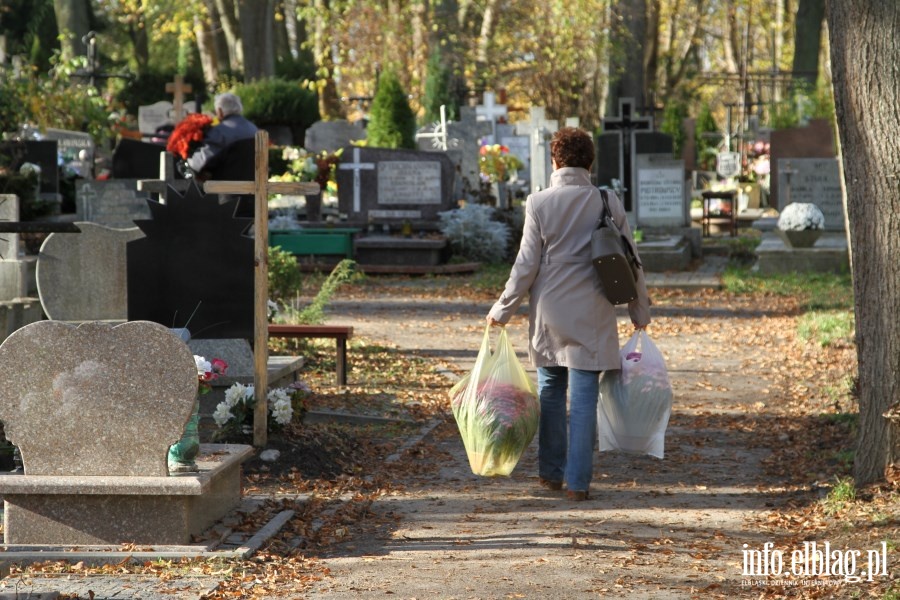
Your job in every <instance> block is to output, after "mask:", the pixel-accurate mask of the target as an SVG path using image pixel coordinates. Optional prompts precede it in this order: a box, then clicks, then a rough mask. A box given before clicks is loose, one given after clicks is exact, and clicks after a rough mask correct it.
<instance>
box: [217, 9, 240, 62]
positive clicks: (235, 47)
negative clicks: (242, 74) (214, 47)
mask: <svg viewBox="0 0 900 600" xmlns="http://www.w3.org/2000/svg"><path fill="white" fill-rule="evenodd" d="M215 3H216V12H217V13H218V14H219V24H220V25H221V26H222V33H223V34H224V35H225V44H226V47H227V48H228V64H229V65H230V66H231V70H232V71H243V70H244V48H243V45H242V44H241V38H240V28H239V26H238V12H237V10H235V4H234V3H235V0H215Z"/></svg>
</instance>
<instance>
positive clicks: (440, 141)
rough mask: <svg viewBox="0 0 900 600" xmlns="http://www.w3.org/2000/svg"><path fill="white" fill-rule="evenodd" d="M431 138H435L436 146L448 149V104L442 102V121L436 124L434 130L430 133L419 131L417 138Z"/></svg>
mask: <svg viewBox="0 0 900 600" xmlns="http://www.w3.org/2000/svg"><path fill="white" fill-rule="evenodd" d="M423 138H424V139H431V140H433V143H434V146H435V147H436V148H439V149H441V150H443V151H444V152H446V151H447V148H448V146H447V105H446V104H441V122H440V123H439V124H437V125H435V128H434V131H432V132H429V133H425V132H423V133H417V134H416V139H417V140H419V139H423Z"/></svg>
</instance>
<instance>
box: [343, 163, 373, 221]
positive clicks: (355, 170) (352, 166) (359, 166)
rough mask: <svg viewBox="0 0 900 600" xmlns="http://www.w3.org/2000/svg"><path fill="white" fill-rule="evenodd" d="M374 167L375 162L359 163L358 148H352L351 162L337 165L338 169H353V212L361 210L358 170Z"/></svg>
mask: <svg viewBox="0 0 900 600" xmlns="http://www.w3.org/2000/svg"><path fill="white" fill-rule="evenodd" d="M374 168H375V163H361V162H359V148H354V149H353V162H352V163H341V164H340V165H339V166H338V169H341V170H343V171H348V170H350V169H352V170H353V212H354V213H359V211H360V210H362V203H361V201H360V198H359V191H360V187H361V186H360V179H359V177H360V176H359V172H360V171H362V170H363V169H365V170H367V171H369V170H371V169H374Z"/></svg>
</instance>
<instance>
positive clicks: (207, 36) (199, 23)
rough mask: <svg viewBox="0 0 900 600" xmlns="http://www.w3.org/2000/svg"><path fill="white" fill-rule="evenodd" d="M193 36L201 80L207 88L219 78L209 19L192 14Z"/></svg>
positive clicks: (214, 44) (214, 41)
mask: <svg viewBox="0 0 900 600" xmlns="http://www.w3.org/2000/svg"><path fill="white" fill-rule="evenodd" d="M194 37H195V38H196V39H197V52H198V53H199V54H200V67H201V68H202V69H203V81H205V82H206V86H207V88H210V87H212V86H213V85H214V84H215V82H216V80H217V79H218V78H219V63H218V60H217V57H216V36H215V34H213V32H212V30H211V28H210V26H209V21H208V20H207V19H203V18H201V17H200V16H199V15H194Z"/></svg>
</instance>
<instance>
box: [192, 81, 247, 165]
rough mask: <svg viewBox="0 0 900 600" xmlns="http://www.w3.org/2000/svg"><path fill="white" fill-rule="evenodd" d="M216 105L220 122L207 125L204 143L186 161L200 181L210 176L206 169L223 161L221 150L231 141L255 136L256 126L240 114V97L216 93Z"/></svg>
mask: <svg viewBox="0 0 900 600" xmlns="http://www.w3.org/2000/svg"><path fill="white" fill-rule="evenodd" d="M215 107H216V116H217V117H218V118H219V124H218V125H216V126H215V127H212V128H210V130H209V131H208V132H207V133H206V136H205V137H204V138H203V145H202V146H200V147H199V148H198V149H197V150H196V151H195V152H194V153H193V154H192V155H191V156H190V157H189V158H188V160H187V163H188V166H189V167H190V168H191V169H192V170H193V171H194V172H195V173H197V174H198V178H199V179H201V180H204V179H207V178H208V177H209V171H210V170H211V168H212V167H213V166H214V165H215V164H216V163H217V162H220V161H221V160H222V155H223V153H225V152H227V149H228V147H229V146H231V144H233V143H234V142H237V141H240V140H245V139H249V138H253V137H254V136H255V135H256V125H254V124H253V123H251V122H250V121H248V120H247V119H245V118H244V117H243V116H242V115H241V113H242V112H244V106H243V105H242V104H241V99H240V98H238V97H237V96H235V95H234V94H231V93H225V94H219V95H218V96H216V100H215ZM204 175H205V176H204Z"/></svg>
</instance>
